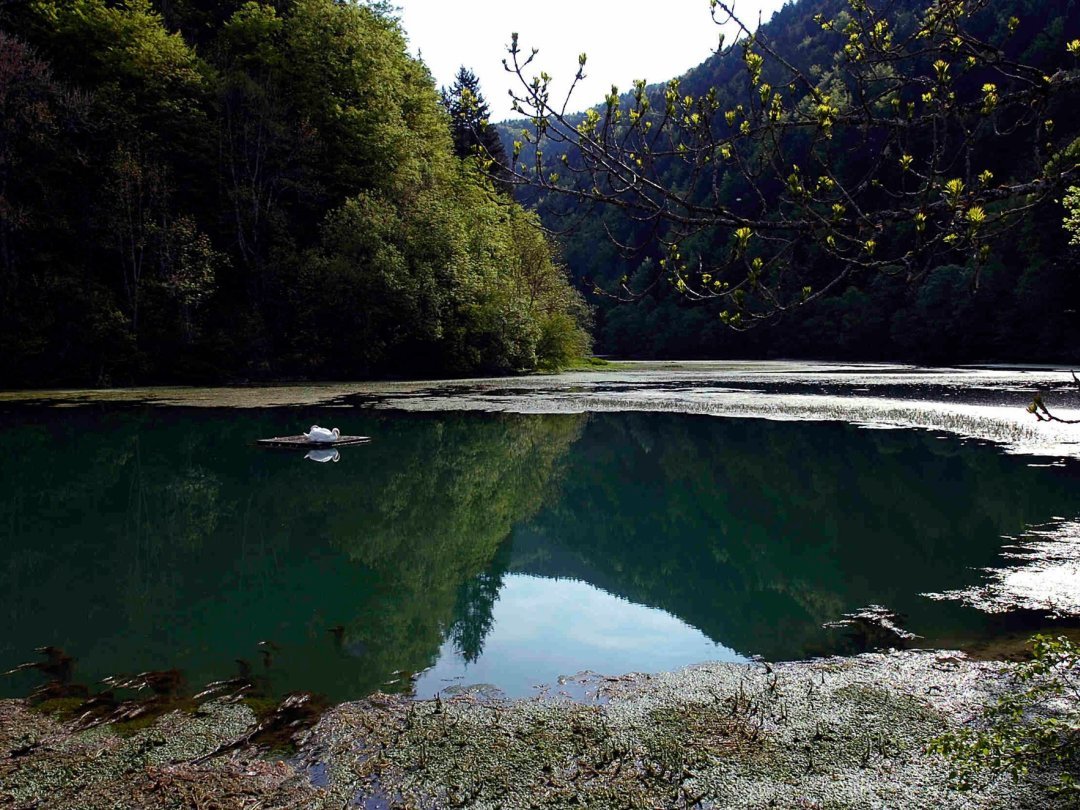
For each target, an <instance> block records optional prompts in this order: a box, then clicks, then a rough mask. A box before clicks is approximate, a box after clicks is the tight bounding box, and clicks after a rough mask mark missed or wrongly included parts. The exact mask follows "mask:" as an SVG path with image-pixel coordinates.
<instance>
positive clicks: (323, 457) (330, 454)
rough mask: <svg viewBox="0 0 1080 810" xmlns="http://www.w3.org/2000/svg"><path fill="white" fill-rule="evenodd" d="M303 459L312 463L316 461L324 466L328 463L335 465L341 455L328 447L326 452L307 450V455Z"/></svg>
mask: <svg viewBox="0 0 1080 810" xmlns="http://www.w3.org/2000/svg"><path fill="white" fill-rule="evenodd" d="M304 458H307V459H311V460H312V461H317V462H319V463H320V464H325V463H326V462H328V461H333V462H334V463H337V462H339V461H341V453H339V452H338V451H337V450H335V449H334V448H332V447H330V448H327V449H326V450H308V452H307V455H306V456H304Z"/></svg>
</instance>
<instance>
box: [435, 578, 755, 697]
mask: <svg viewBox="0 0 1080 810" xmlns="http://www.w3.org/2000/svg"><path fill="white" fill-rule="evenodd" d="M494 619H495V622H494V628H493V629H492V631H491V634H490V635H489V636H488V637H487V639H486V640H485V642H484V652H483V654H482V655H481V656H480V658H479V659H478V660H477V661H476V662H475V663H472V664H466V663H465V661H464V660H463V659H462V657H461V656H460V655H459V654H458V653H457V652H456V651H455V649H454V645H453V643H452V642H447V643H445V644H443V646H442V648H441V649H440V651H439V658H438V661H437V663H436V664H435V666H434V667H432V668H431V669H429V670H428V671H426V672H425V673H424V674H423V675H421V676H420V678H419V679H418V680H417V683H416V695H417V697H420V698H428V697H431V696H432V695H433V694H434V693H435V692H437V691H439V690H441V689H445V688H447V687H450V686H454V685H461V686H467V685H470V684H496V685H497V686H498V687H499V688H500V689H502V690H503V691H504V692H506V693H507V694H508V695H509V696H511V697H521V696H526V695H530V694H534V693H535V690H534V689H533V687H534V686H536V685H539V684H554V683H555V681H556V679H557V678H558V677H559V676H560V675H574V674H576V673H577V672H579V671H580V670H582V669H583V668H584V669H589V670H592V671H594V672H598V673H601V674H612V675H618V674H622V673H626V672H660V671H664V670H670V669H677V668H679V667H683V666H688V665H690V664H697V663H700V662H702V661H745V660H747V659H745V658H743V657H742V656H740V655H739V654H738V653H736V652H734V651H733V650H730V649H728V648H727V647H723V646H721V645H719V644H715V643H714V642H712V641H710V640H709V638H708V637H707V636H705V634H703V633H702V632H701V631H700V630H697V629H695V628H693V627H691V626H690V625H688V624H685V623H683V622H682V621H680V620H679V619H677V618H675V617H674V616H672V615H670V614H668V613H665V612H664V611H662V610H655V609H653V608H648V607H644V606H642V605H637V604H634V603H632V602H627V601H626V600H624V599H620V598H619V597H617V596H612V595H611V594H609V593H606V592H605V591H602V590H600V589H598V588H594V587H593V586H591V585H588V584H586V583H584V582H578V581H576V580H556V579H546V578H542V577H532V576H525V575H521V574H514V575H510V576H507V577H506V578H505V580H504V581H503V587H502V590H501V591H500V592H499V600H498V602H496V603H495V611H494Z"/></svg>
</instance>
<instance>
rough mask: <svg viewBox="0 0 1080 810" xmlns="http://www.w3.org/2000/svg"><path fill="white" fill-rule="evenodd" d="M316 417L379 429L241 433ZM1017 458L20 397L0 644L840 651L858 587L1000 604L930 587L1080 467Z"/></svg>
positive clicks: (429, 687) (306, 664)
mask: <svg viewBox="0 0 1080 810" xmlns="http://www.w3.org/2000/svg"><path fill="white" fill-rule="evenodd" d="M312 422H319V423H320V424H324V425H325V424H335V425H339V426H340V427H341V428H342V430H343V432H346V433H363V434H369V435H371V436H373V437H374V438H375V441H374V442H372V443H371V444H369V445H366V446H363V447H354V448H343V449H342V450H341V451H340V455H339V460H338V461H336V462H335V461H332V460H329V461H325V462H322V463H320V462H317V461H314V460H311V459H307V458H305V457H304V453H303V452H284V451H281V452H276V451H267V450H263V449H258V448H255V447H252V446H251V444H250V442H251V441H252V440H254V439H256V438H260V437H267V436H274V435H281V434H284V433H295V432H298V430H297V429H298V428H300V427H306V426H307V425H310V424H311V423H312ZM1029 465H1030V461H1029V460H1025V459H1022V458H1017V457H1009V456H1005V455H1003V454H1001V453H1000V452H998V451H997V450H995V449H994V448H992V447H988V446H983V445H979V444H975V443H971V442H967V443H965V442H961V441H959V440H956V439H943V438H939V437H936V436H934V435H932V434H929V433H921V432H912V431H898V430H894V431H867V430H859V429H856V428H854V427H850V426H845V425H840V424H828V423H795V422H766V421H756V420H731V421H728V420H724V419H718V418H712V417H700V416H698V417H695V416H684V415H675V414H643V413H625V414H606V415H596V414H594V415H591V416H585V415H560V416H514V415H490V414H478V413H472V414H468V413H459V414H425V415H402V414H392V413H381V412H380V413H375V412H370V411H363V410H358V409H319V408H307V409H272V410H270V409H268V410H258V411H236V410H202V409H200V410H195V409H169V408H141V407H126V408H124V407H87V408H77V409H47V408H39V407H33V406H8V407H6V408H5V409H4V410H3V411H0V594H3V596H2V598H0V616H2V618H3V621H4V626H5V632H4V633H3V634H0V670H5V669H8V668H11V667H13V666H15V665H16V664H18V663H20V662H22V661H26V660H28V659H30V658H32V657H33V650H34V648H35V647H39V646H41V645H46V644H50V645H55V646H58V647H61V648H63V649H64V650H66V651H67V652H68V653H70V654H71V655H73V656H75V657H76V659H77V671H76V677H77V678H78V679H80V680H82V681H85V682H88V683H93V682H96V681H98V680H100V679H101V678H103V677H105V676H108V675H116V674H123V673H134V672H138V671H141V670H147V669H164V668H171V667H178V668H180V669H181V670H182V671H183V673H184V675H185V677H186V678H187V681H188V683H189V684H191V685H192V686H193V687H197V686H199V685H202V684H205V683H207V682H209V681H212V680H216V679H220V678H227V677H230V676H232V675H235V674H236V673H237V672H238V671H241V670H248V669H250V670H251V671H252V672H255V673H256V674H257V675H258V676H259V677H260V678H264V679H265V683H266V684H267V688H268V689H269V690H270V691H272V692H275V693H283V692H286V691H289V690H296V689H302V690H307V691H316V692H321V693H323V694H325V695H327V696H329V697H330V698H332V699H334V700H344V699H349V698H356V697H360V696H363V695H365V694H368V693H370V692H372V691H374V690H376V689H383V690H389V691H392V690H402V689H410V688H411V689H413V690H414V691H415V693H416V694H417V695H418V696H421V697H429V696H431V695H432V694H434V693H435V692H437V691H439V690H443V689H448V688H449V689H451V691H453V690H455V689H459V688H463V687H466V686H469V685H472V684H478V683H480V684H490V685H493V686H495V687H497V688H499V689H501V690H503V691H505V692H506V693H508V694H510V695H527V694H530V693H532V692H533V690H534V688H535V686H536V685H538V684H541V683H552V682H554V681H555V680H556V679H557V678H558V677H559V676H560V675H573V674H574V673H577V672H579V671H581V670H587V669H588V670H595V671H598V672H603V673H612V674H617V673H622V672H627V671H657V670H664V669H671V668H675V667H678V666H682V665H685V664H691V663H696V662H699V661H705V660H725V661H735V660H745V658H746V657H748V656H751V655H763V656H765V657H767V658H770V659H793V658H800V657H805V656H809V655H815V654H821V653H827V652H831V651H834V650H836V649H838V647H837V645H838V644H839V643H841V642H842V640H840V639H838V637H837V636H838V634H837V633H836V631H826V630H823V629H822V627H821V625H822V624H823V623H824V622H827V621H830V620H833V619H836V618H838V617H839V616H840V615H841V614H843V613H845V612H848V611H853V610H856V609H858V608H861V607H863V606H866V605H868V604H872V603H877V604H883V605H887V606H888V607H890V608H892V609H894V610H897V611H900V612H902V613H904V614H906V615H907V617H908V626H909V627H910V629H912V630H913V631H915V632H917V633H919V634H921V635H923V636H924V637H926V641H925V642H924V643H925V644H927V645H939V644H940V645H951V644H959V643H967V642H970V641H977V640H980V639H987V638H992V637H993V636H994V635H995V634H997V633H1000V632H1002V629H1003V625H1002V622H1003V620H1002V619H1000V618H999V619H995V618H993V617H988V616H985V615H983V614H981V613H979V612H977V611H975V610H973V609H970V608H965V607H962V606H959V605H956V604H953V603H942V602H934V601H931V600H929V599H927V598H925V597H922V596H920V595H919V594H920V593H922V592H926V591H941V590H948V589H952V588H959V587H963V586H966V585H969V584H972V583H973V582H976V581H978V579H979V576H980V575H979V573H978V571H977V570H976V569H978V568H979V567H983V566H990V565H994V564H995V563H997V562H999V560H1000V551H1001V547H1002V544H1003V541H1002V537H1003V536H1004V535H1015V534H1018V533H1020V532H1022V531H1023V530H1024V529H1025V528H1027V527H1029V526H1031V525H1033V524H1038V523H1043V522H1046V521H1049V520H1051V519H1053V518H1057V517H1066V518H1075V517H1076V516H1077V512H1078V509H1077V504H1080V498H1078V497H1077V496H1078V495H1080V476H1078V474H1077V472H1076V469H1075V467H1074V466H1067V467H1064V468H1056V467H1054V468H1051V467H1039V468H1036V467H1031V466H1029ZM260 642H265V643H264V644H263V645H262V646H259V645H260ZM34 683H36V679H35V676H34V675H32V674H27V673H21V674H19V675H16V676H9V677H6V678H3V679H0V694H4V695H16V694H24V693H25V692H26V691H27V690H28V689H29V688H31V687H32V686H33V685H34Z"/></svg>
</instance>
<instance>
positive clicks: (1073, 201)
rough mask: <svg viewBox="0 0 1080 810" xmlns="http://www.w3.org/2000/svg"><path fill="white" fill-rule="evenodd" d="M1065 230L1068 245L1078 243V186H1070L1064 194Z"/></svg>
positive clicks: (1079, 201)
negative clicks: (1067, 236) (1067, 235)
mask: <svg viewBox="0 0 1080 810" xmlns="http://www.w3.org/2000/svg"><path fill="white" fill-rule="evenodd" d="M1064 202H1065V230H1066V232H1067V233H1068V234H1069V244H1070V245H1080V188H1077V187H1076V186H1071V187H1070V188H1069V192H1068V193H1067V194H1066V195H1065V201H1064Z"/></svg>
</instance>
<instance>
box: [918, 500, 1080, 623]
mask: <svg viewBox="0 0 1080 810" xmlns="http://www.w3.org/2000/svg"><path fill="white" fill-rule="evenodd" d="M1002 556H1003V558H1004V562H1003V563H1002V564H1001V565H999V566H998V567H993V568H988V569H986V570H985V571H984V574H985V581H984V582H980V583H979V584H977V585H972V586H971V587H968V588H963V589H960V590H955V591H948V592H946V593H940V594H928V595H929V596H930V597H931V598H934V599H956V600H959V601H961V602H964V603H965V604H969V605H972V606H974V607H977V608H979V609H980V610H984V611H987V612H989V613H1008V612H1010V611H1014V610H1033V611H1039V612H1040V613H1044V614H1047V615H1050V616H1080V523H1078V522H1076V521H1065V520H1060V519H1059V520H1058V521H1055V522H1053V523H1049V524H1047V525H1045V526H1037V527H1034V528H1032V529H1031V530H1029V531H1028V532H1027V533H1026V534H1024V535H1023V536H1022V537H1019V538H1016V540H1015V541H1014V542H1013V543H1011V544H1010V545H1009V546H1007V547H1006V548H1005V550H1004V553H1003V554H1002Z"/></svg>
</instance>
